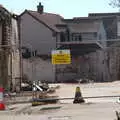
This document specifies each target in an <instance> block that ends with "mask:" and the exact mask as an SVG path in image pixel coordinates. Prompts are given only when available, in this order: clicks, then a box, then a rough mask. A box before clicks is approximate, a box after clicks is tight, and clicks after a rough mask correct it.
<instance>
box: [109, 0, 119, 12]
mask: <svg viewBox="0 0 120 120" xmlns="http://www.w3.org/2000/svg"><path fill="white" fill-rule="evenodd" d="M109 5H110V6H112V7H117V8H119V10H120V0H111V2H110V3H109Z"/></svg>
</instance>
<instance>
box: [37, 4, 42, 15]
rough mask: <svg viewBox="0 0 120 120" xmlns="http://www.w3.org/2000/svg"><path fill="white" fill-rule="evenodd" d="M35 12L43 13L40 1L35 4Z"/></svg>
mask: <svg viewBox="0 0 120 120" xmlns="http://www.w3.org/2000/svg"><path fill="white" fill-rule="evenodd" d="M37 12H39V13H40V14H42V13H43V5H42V4H41V3H39V5H38V6H37Z"/></svg>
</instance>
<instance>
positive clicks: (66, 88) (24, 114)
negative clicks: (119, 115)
mask: <svg viewBox="0 0 120 120" xmlns="http://www.w3.org/2000/svg"><path fill="white" fill-rule="evenodd" d="M57 85H58V84H57ZM59 85H60V88H59V89H57V90H56V93H54V94H53V95H58V96H59V97H60V98H62V97H74V96H75V89H76V87H77V86H78V84H59ZM50 86H55V84H52V85H50ZM79 86H80V89H81V92H82V95H83V96H84V97H90V96H111V95H113V96H116V95H118V96H119V95H120V82H119V81H116V82H112V83H90V84H81V85H79ZM118 99H119V98H97V99H86V100H85V101H86V102H85V103H84V104H72V103H73V100H61V101H59V103H58V104H51V105H43V106H37V107H31V104H17V105H9V106H8V108H15V109H13V110H10V109H8V110H6V111H0V120H3V119H5V120H20V119H23V120H80V119H81V120H115V119H116V114H115V111H118V112H120V103H119V102H118ZM43 108H46V109H43ZM48 108H49V109H48Z"/></svg>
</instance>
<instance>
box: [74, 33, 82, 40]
mask: <svg viewBox="0 0 120 120" xmlns="http://www.w3.org/2000/svg"><path fill="white" fill-rule="evenodd" d="M81 40H82V36H81V35H80V34H73V35H72V41H81Z"/></svg>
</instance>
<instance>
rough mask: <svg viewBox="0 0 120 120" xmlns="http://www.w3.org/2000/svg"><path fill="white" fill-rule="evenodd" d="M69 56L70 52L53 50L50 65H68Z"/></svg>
mask: <svg viewBox="0 0 120 120" xmlns="http://www.w3.org/2000/svg"><path fill="white" fill-rule="evenodd" d="M70 63H71V55H70V50H53V51H52V64H54V65H56V64H70Z"/></svg>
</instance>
